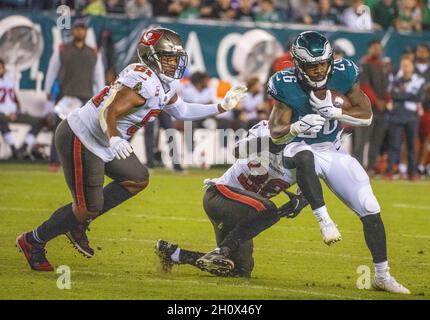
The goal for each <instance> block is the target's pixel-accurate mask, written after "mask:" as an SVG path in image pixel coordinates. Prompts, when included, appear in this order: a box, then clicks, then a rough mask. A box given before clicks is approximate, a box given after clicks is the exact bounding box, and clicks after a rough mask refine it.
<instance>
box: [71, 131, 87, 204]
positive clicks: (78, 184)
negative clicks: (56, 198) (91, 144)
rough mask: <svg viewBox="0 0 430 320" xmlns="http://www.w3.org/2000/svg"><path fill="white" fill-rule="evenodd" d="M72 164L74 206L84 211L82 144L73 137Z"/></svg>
mask: <svg viewBox="0 0 430 320" xmlns="http://www.w3.org/2000/svg"><path fill="white" fill-rule="evenodd" d="M73 162H74V167H75V192H76V202H77V203H76V205H77V206H78V208H79V209H86V208H87V204H86V202H85V194H84V172H83V168H82V143H81V141H80V140H79V139H78V138H77V137H75V138H74V140H73Z"/></svg>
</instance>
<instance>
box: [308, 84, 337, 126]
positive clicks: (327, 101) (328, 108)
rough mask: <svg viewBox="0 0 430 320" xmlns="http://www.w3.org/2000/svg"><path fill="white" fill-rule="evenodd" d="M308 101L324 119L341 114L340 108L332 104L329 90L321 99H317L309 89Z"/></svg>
mask: <svg viewBox="0 0 430 320" xmlns="http://www.w3.org/2000/svg"><path fill="white" fill-rule="evenodd" d="M309 103H310V104H311V106H312V109H313V110H314V111H315V112H318V113H319V114H320V115H322V116H323V117H324V118H326V119H336V118H338V117H340V116H341V115H342V109H340V108H337V107H335V106H334V105H333V101H332V96H331V91H330V90H327V91H326V94H325V98H324V99H323V100H321V99H318V98H317V96H316V95H315V93H314V92H313V91H311V94H310V99H309Z"/></svg>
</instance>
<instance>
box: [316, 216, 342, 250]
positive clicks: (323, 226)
mask: <svg viewBox="0 0 430 320" xmlns="http://www.w3.org/2000/svg"><path fill="white" fill-rule="evenodd" d="M320 231H321V235H322V237H323V241H324V243H325V244H326V245H328V246H330V245H332V244H333V243H335V242H338V241H341V240H342V236H341V234H340V232H339V230H337V226H336V224H335V223H334V222H333V221H330V222H326V221H324V220H323V221H321V222H320Z"/></svg>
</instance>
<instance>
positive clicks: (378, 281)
mask: <svg viewBox="0 0 430 320" xmlns="http://www.w3.org/2000/svg"><path fill="white" fill-rule="evenodd" d="M373 288H375V289H376V290H380V291H387V292H392V293H400V294H411V292H410V291H409V289H407V288H405V287H404V286H402V285H401V284H400V283H398V282H397V280H396V279H394V277H392V276H391V275H390V274H389V273H388V275H387V276H386V277H384V278H378V277H376V276H375V278H374V279H373Z"/></svg>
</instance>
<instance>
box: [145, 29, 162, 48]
mask: <svg viewBox="0 0 430 320" xmlns="http://www.w3.org/2000/svg"><path fill="white" fill-rule="evenodd" d="M162 35H163V31H159V30H155V31H154V30H149V31H147V32H145V33H144V34H143V35H142V38H141V39H140V43H142V44H144V45H146V46H153V45H155V44H156V43H157V42H158V40H160V38H161V36H162Z"/></svg>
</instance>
